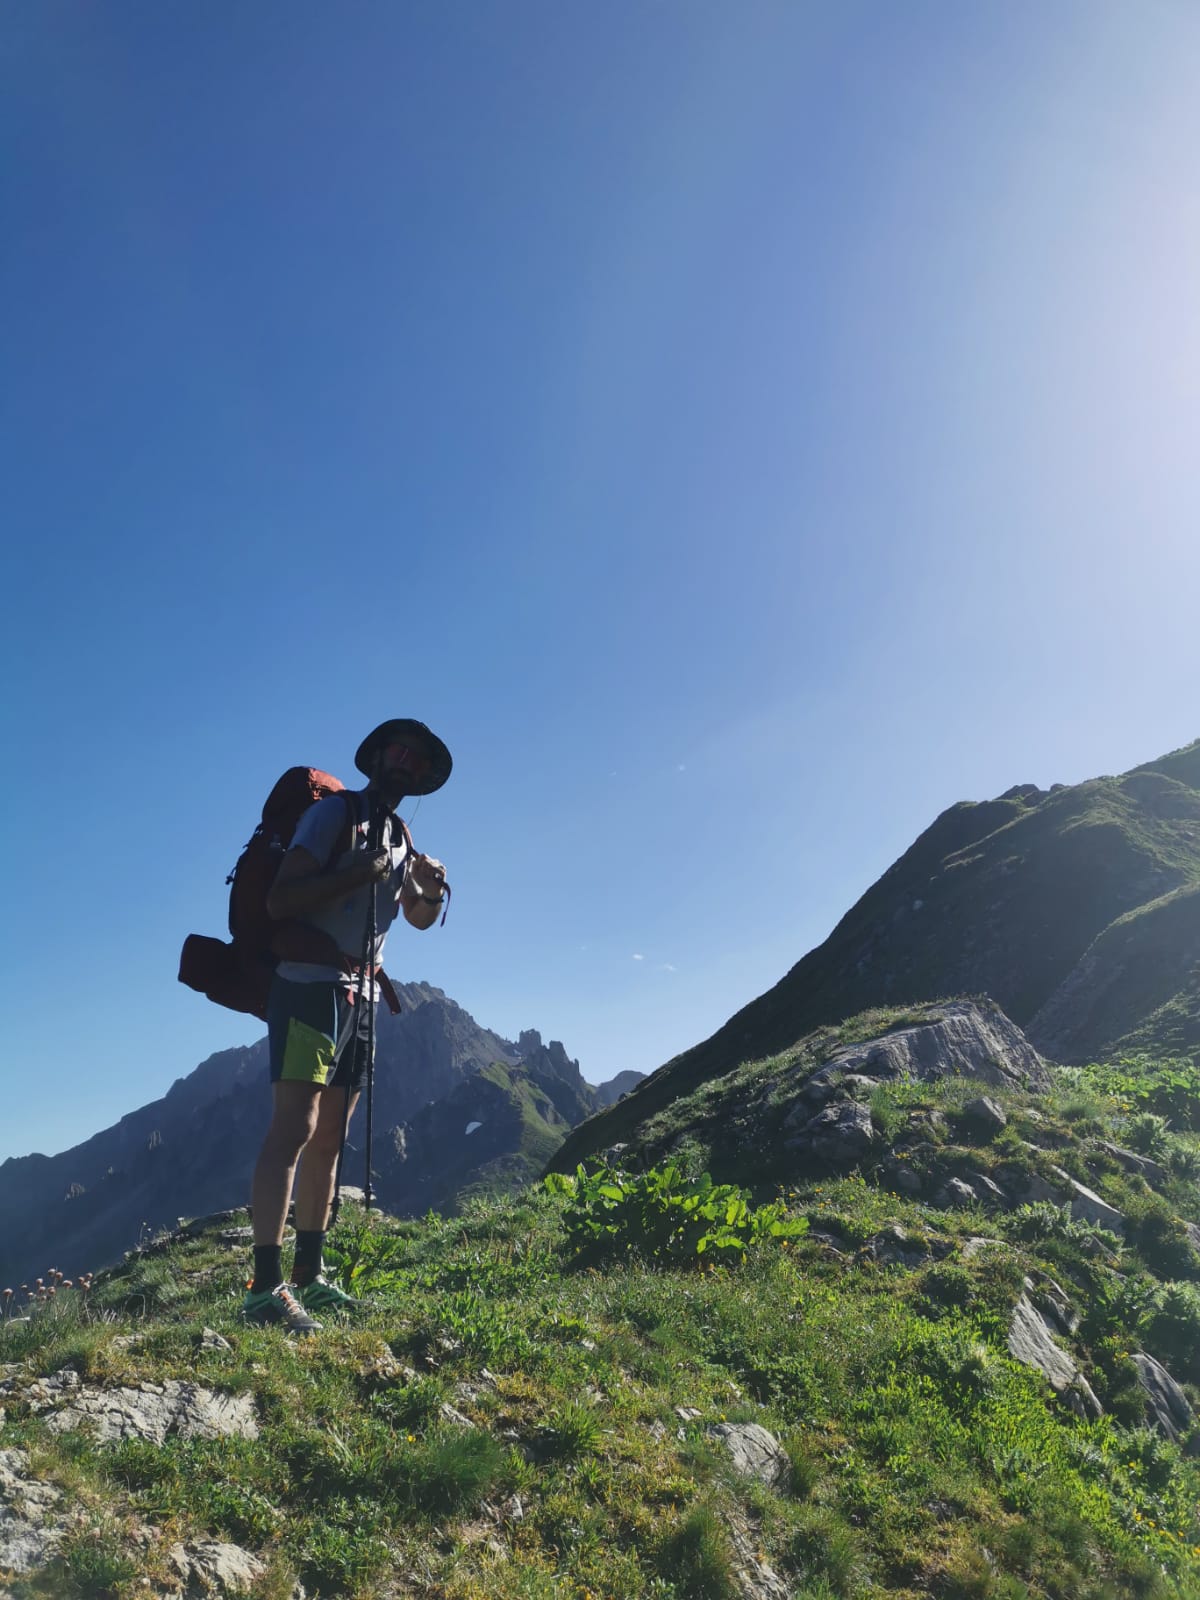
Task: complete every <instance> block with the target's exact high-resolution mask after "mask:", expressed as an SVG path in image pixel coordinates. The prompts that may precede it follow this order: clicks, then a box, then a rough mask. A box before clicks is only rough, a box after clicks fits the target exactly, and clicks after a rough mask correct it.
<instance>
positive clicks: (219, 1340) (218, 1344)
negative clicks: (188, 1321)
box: [200, 1328, 233, 1350]
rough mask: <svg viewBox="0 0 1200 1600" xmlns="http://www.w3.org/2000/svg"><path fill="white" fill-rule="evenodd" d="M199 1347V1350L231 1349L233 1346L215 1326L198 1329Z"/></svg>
mask: <svg viewBox="0 0 1200 1600" xmlns="http://www.w3.org/2000/svg"><path fill="white" fill-rule="evenodd" d="M200 1348H201V1350H232V1349H233V1346H232V1345H231V1344H230V1342H229V1340H228V1339H226V1338H224V1337H223V1335H221V1334H219V1333H218V1332H217V1331H216V1329H215V1328H202V1329H201V1330H200Z"/></svg>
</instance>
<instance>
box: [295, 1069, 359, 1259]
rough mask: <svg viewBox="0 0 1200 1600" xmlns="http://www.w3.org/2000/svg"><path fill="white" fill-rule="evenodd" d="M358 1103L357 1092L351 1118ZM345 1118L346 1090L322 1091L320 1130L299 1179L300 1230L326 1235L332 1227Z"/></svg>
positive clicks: (306, 1152) (308, 1144)
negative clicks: (332, 1212)
mask: <svg viewBox="0 0 1200 1600" xmlns="http://www.w3.org/2000/svg"><path fill="white" fill-rule="evenodd" d="M357 1104H358V1094H357V1092H356V1093H355V1095H354V1098H353V1099H352V1100H351V1102H350V1115H351V1116H353V1115H354V1108H355V1106H356V1105H357ZM345 1115H346V1091H345V1089H339V1088H332V1089H322V1091H321V1093H320V1096H319V1105H318V1108H317V1121H316V1127H315V1128H314V1130H313V1132H312V1134H311V1136H310V1137H309V1139H308V1140H307V1142H306V1143H305V1146H304V1159H303V1161H301V1163H300V1175H299V1177H298V1178H297V1179H296V1227H297V1230H300V1229H303V1230H304V1231H305V1232H317V1233H323V1232H324V1231H325V1228H326V1226H327V1225H328V1222H329V1208H330V1206H331V1205H332V1203H333V1180H334V1178H335V1177H336V1176H337V1159H338V1151H339V1149H340V1148H341V1143H342V1122H343V1119H344V1117H345ZM285 1211H286V1207H285ZM281 1237H282V1235H281Z"/></svg>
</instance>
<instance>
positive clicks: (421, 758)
mask: <svg viewBox="0 0 1200 1600" xmlns="http://www.w3.org/2000/svg"><path fill="white" fill-rule="evenodd" d="M428 772H429V757H428V755H427V754H426V753H425V751H424V750H423V749H422V748H421V746H420V745H417V744H399V743H397V744H385V745H384V747H383V749H382V750H381V751H380V752H379V780H380V782H381V783H382V785H383V787H384V788H385V789H387V790H389V791H390V792H391V793H393V794H411V793H412V784H413V783H414V782H419V781H420V780H421V779H423V778H424V777H425V776H426V775H427V774H428Z"/></svg>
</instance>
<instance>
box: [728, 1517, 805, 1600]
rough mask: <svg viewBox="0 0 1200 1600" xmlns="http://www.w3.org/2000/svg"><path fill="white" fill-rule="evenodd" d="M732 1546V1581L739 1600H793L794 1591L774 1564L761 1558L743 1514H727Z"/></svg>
mask: <svg viewBox="0 0 1200 1600" xmlns="http://www.w3.org/2000/svg"><path fill="white" fill-rule="evenodd" d="M726 1522H727V1525H728V1528H729V1538H730V1543H731V1544H732V1545H733V1553H734V1560H733V1581H734V1582H735V1583H736V1584H737V1588H738V1595H739V1600H791V1594H792V1591H791V1589H790V1588H789V1587H788V1585H787V1584H786V1583H785V1582H784V1581H783V1579H782V1578H781V1577H780V1576H779V1574H778V1573H777V1572H776V1571H775V1569H774V1568H773V1567H770V1566H768V1564H767V1563H766V1562H765V1561H764V1560H763V1559H762V1557H761V1555H760V1554H759V1552H758V1549H757V1541H756V1540H755V1539H754V1538H753V1537H752V1535H751V1531H750V1528H749V1526H748V1525H747V1523H746V1522H745V1521H744V1520H743V1519H742V1518H741V1517H734V1516H731V1517H727V1518H726Z"/></svg>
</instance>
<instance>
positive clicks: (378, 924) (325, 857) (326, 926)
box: [276, 789, 408, 1000]
mask: <svg viewBox="0 0 1200 1600" xmlns="http://www.w3.org/2000/svg"><path fill="white" fill-rule="evenodd" d="M351 804H353V806H354V818H355V825H354V832H353V835H352V837H351V845H350V849H349V850H347V851H345V852H343V854H341V855H339V856H338V858H337V860H336V861H331V860H330V857H331V855H332V854H333V851H334V849H335V848H336V846H337V842H338V836H339V834H344V833H345V830H346V822H347V814H348V811H349V807H350V805H351ZM367 806H368V800H367V790H365V789H357V790H350V791H347V792H345V793H342V794H329V795H326V796H325V798H324V799H323V800H318V801H317V803H316V805H314V806H310V807H309V808H308V810H307V811H306V812H305V813H304V815H303V816H302V817H301V818H300V821H299V822H298V823H297V825H296V832H295V835H294V837H293V839H292V843H291V846H290V848H291V849H292V850H307V851H308V853H309V855H311V856H313V857H315V859H316V860H317V861H318V862H320V864H321V867H322V870H330V869H336V868H338V867H346V866H349V865H350V863H351V861H353V859H354V856H355V853H356V852H357V851H359V850H365V849H366V847H367ZM383 848H384V849H385V850H389V851H390V852H391V857H392V870H391V874H390V875H389V876H388V877H386V878H383V879H381V880H380V881H379V882H378V883H376V884H375V885H374V886H373V887H374V893H375V954H374V957H373V964H374V965H375V966H379V964H380V962H381V960H382V958H383V942H384V940H385V939H386V937H387V931H388V929H389V928H390V927H391V925H392V923H393V922H395V920H396V917H397V914H398V913H399V910H400V889H401V887H402V885H403V883H404V871H405V863H406V861H407V857H408V845H407V843H406V842H405V838H404V834H403V831H402V830H401V829H400V828H399V827H398V826H397V825H396V823H395V820H394V819H393V817H392V816H391V814H390V812H389V813H388V815H387V818H386V820H385V823H384V832H383ZM370 895H371V886H364V887H362V888H361V889H355V890H354V891H353V893H352V894H348V895H347V896H346V898H345V899H344V900H335V901H333V902H332V903H331V904H329V905H325V906H322V907H321V908H320V910H319V911H310V912H309V913H308V914H307V915H306V916H304V917H302V918H299V919H297V920H299V921H302V922H306V923H308V924H309V926H310V927H313V928H320V929H321V931H322V933H327V934H329V935H330V936H331V937H332V938H333V939H335V940H336V941H337V946H338V949H339V950H342V951H344V952H345V953H346V954H347V955H348V956H349V957H350V958H351V960H352V961H354V962H355V963H358V962H359V961H361V960H362V951H363V940H364V938H365V936H366V932H367V912H368V910H369V909H370V903H371V902H370ZM276 970H277V972H278V974H279V976H280V977H281V978H286V979H287V980H288V981H289V982H290V983H339V982H349V981H350V980H351V978H352V973H351V972H350V970H349V968H348V967H332V966H322V965H319V964H317V963H314V962H310V961H281V962H280V963H279V966H278V967H277V969H276ZM374 998H375V999H376V1000H378V998H379V989H378V985H376V986H375V995H374Z"/></svg>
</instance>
